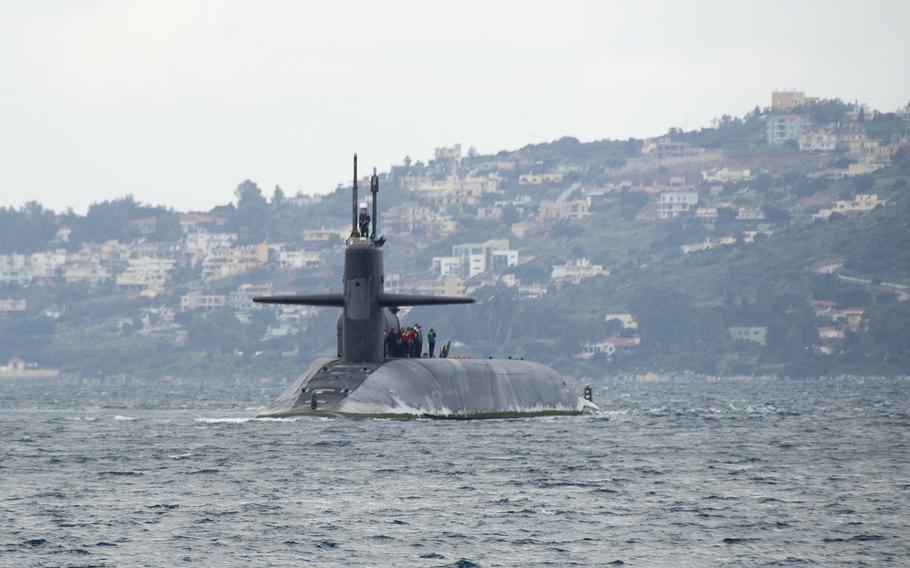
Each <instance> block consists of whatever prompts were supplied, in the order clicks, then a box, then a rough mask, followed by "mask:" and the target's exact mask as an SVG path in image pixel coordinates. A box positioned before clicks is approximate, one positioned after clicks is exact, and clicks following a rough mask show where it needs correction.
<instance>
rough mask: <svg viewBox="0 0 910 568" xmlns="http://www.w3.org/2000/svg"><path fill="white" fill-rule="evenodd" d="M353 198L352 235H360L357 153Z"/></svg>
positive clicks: (355, 155) (355, 236)
mask: <svg viewBox="0 0 910 568" xmlns="http://www.w3.org/2000/svg"><path fill="white" fill-rule="evenodd" d="M351 193H352V197H353V200H352V201H351V237H354V238H358V237H360V232H359V231H358V229H357V154H354V188H353V190H352V192H351Z"/></svg>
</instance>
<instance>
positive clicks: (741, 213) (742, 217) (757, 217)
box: [736, 207, 765, 221]
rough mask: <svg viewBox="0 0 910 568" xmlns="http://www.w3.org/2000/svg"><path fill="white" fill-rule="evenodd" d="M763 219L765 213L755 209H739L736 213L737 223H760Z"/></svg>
mask: <svg viewBox="0 0 910 568" xmlns="http://www.w3.org/2000/svg"><path fill="white" fill-rule="evenodd" d="M764 218H765V213H764V212H763V211H762V210H761V209H759V208H757V207H740V208H739V209H738V210H737V211H736V219H737V220H738V221H761V220H762V219H764Z"/></svg>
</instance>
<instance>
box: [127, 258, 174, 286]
mask: <svg viewBox="0 0 910 568" xmlns="http://www.w3.org/2000/svg"><path fill="white" fill-rule="evenodd" d="M175 265H176V262H175V261H173V260H171V259H168V258H152V257H140V258H131V259H129V260H128V261H127V268H126V270H124V271H123V272H121V273H120V274H118V275H117V278H116V280H115V281H114V283H115V284H116V285H117V287H118V288H123V289H128V290H161V289H163V288H164V283H165V281H166V280H167V275H168V273H169V272H170V271H171V270H173V269H174V266H175Z"/></svg>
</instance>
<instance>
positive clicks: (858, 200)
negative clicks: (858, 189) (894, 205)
mask: <svg viewBox="0 0 910 568" xmlns="http://www.w3.org/2000/svg"><path fill="white" fill-rule="evenodd" d="M886 203H887V200H884V199H879V198H878V195H877V194H875V193H859V194H857V195H855V196H853V199H852V200H851V201H846V200H839V201H838V202H837V203H835V205H834V210H835V211H836V212H838V213H864V212H866V211H872V210H873V209H875V208H876V207H878V206H879V205H885V204H886Z"/></svg>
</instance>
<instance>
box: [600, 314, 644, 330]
mask: <svg viewBox="0 0 910 568" xmlns="http://www.w3.org/2000/svg"><path fill="white" fill-rule="evenodd" d="M604 321H608V322H610V321H618V322H619V323H620V324H621V325H622V328H623V329H638V322H637V321H635V318H634V317H632V314H607V315H606V316H605V317H604Z"/></svg>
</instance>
